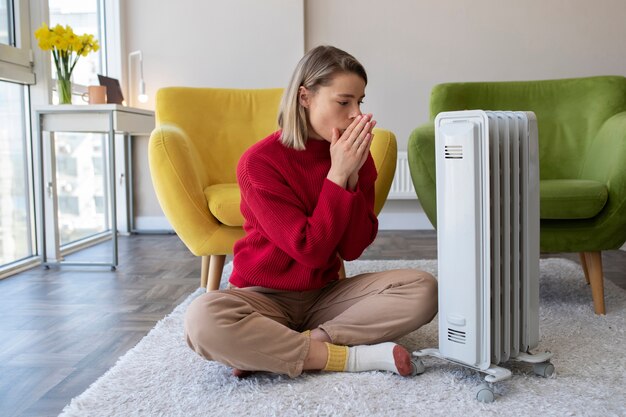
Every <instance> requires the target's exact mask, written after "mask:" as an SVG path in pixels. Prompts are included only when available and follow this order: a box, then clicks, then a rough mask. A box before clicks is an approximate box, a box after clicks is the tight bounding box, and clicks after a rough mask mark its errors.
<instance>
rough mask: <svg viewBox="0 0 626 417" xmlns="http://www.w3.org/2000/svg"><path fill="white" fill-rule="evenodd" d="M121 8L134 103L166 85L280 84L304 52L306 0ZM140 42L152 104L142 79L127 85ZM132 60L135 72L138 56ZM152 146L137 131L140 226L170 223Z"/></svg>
mask: <svg viewBox="0 0 626 417" xmlns="http://www.w3.org/2000/svg"><path fill="white" fill-rule="evenodd" d="M121 8H122V10H121V14H122V20H123V24H122V27H123V30H122V39H123V42H122V50H123V56H124V59H123V61H124V63H125V64H124V67H123V75H122V79H123V85H124V87H125V95H126V96H127V97H128V96H130V98H131V101H130V104H131V105H133V106H136V107H141V108H148V109H154V97H155V94H156V91H157V90H158V89H159V88H162V87H170V86H185V87H232V88H264V87H282V86H284V85H286V84H287V82H288V81H289V77H290V75H291V70H292V68H293V67H295V65H296V63H297V62H298V60H299V59H300V57H301V56H302V55H303V53H304V6H303V0H263V1H256V0H227V1H226V0H203V1H196V0H176V1H175V2H172V1H170V0H128V1H123V0H121ZM134 50H141V51H142V54H143V65H144V78H145V82H146V90H147V94H148V96H149V101H148V102H147V103H146V104H141V103H138V102H137V101H136V100H135V99H134V98H133V96H136V95H137V94H138V93H137V87H136V86H135V87H134V88H133V93H134V94H132V95H129V94H128V92H127V91H128V90H127V84H126V78H127V76H126V74H127V71H128V67H127V66H126V65H127V62H128V53H129V52H131V51H134ZM132 65H133V67H132V69H133V73H135V71H134V70H135V68H136V67H137V61H133V63H132ZM133 78H134V77H133ZM133 82H134V83H136V82H137V81H136V79H134V81H133ZM127 101H128V98H127ZM147 148H148V138H135V139H134V147H133V152H134V161H133V164H134V170H133V172H134V177H135V178H134V183H135V186H134V189H135V196H134V197H135V199H134V201H135V213H136V216H137V217H138V218H137V227H138V228H139V229H147V228H155V229H161V228H163V227H164V226H167V225H168V224H167V222H164V221H163V220H164V219H163V218H162V216H163V214H162V212H161V209H160V207H159V204H158V201H157V199H156V196H155V194H154V191H153V189H152V183H151V180H150V172H149V168H148V157H147V155H148V152H147Z"/></svg>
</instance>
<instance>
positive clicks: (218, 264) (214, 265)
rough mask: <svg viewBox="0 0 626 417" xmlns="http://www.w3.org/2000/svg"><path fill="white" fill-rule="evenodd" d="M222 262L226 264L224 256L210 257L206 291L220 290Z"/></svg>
mask: <svg viewBox="0 0 626 417" xmlns="http://www.w3.org/2000/svg"><path fill="white" fill-rule="evenodd" d="M224 262H226V255H211V262H210V263H209V280H208V286H207V289H206V290H207V291H215V290H217V289H219V288H220V280H221V278H222V271H223V270H224Z"/></svg>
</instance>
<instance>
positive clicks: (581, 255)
mask: <svg viewBox="0 0 626 417" xmlns="http://www.w3.org/2000/svg"><path fill="white" fill-rule="evenodd" d="M578 256H579V258H580V265H581V266H582V267H583V272H584V273H585V281H587V284H589V269H588V268H587V259H585V252H579V253H578Z"/></svg>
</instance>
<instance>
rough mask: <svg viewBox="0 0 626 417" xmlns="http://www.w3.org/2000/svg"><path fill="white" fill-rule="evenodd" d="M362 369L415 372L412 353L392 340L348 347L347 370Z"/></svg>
mask: <svg viewBox="0 0 626 417" xmlns="http://www.w3.org/2000/svg"><path fill="white" fill-rule="evenodd" d="M394 353H395V354H394ZM362 371H389V372H394V373H396V374H398V375H403V376H406V375H410V374H411V373H412V372H413V368H412V364H411V355H410V354H409V353H408V352H407V351H406V349H404V348H403V347H402V346H400V345H397V344H395V343H391V342H386V343H379V344H377V345H359V346H353V347H350V348H348V361H347V364H346V372H362Z"/></svg>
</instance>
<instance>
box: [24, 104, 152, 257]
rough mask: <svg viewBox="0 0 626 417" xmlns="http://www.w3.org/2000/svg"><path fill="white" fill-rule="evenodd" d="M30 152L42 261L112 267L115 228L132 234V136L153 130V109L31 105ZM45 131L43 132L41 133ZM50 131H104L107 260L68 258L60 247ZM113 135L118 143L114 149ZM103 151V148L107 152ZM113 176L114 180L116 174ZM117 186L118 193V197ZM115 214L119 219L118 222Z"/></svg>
mask: <svg viewBox="0 0 626 417" xmlns="http://www.w3.org/2000/svg"><path fill="white" fill-rule="evenodd" d="M34 113H35V126H36V132H34V133H35V135H36V138H37V140H36V142H35V146H36V147H37V148H38V149H37V152H36V155H37V159H38V163H39V170H38V171H39V174H40V175H39V176H40V178H39V180H40V183H39V187H38V189H39V190H41V191H40V192H41V204H42V207H40V209H39V210H38V213H39V214H38V218H39V234H40V241H41V242H43V244H44V246H43V248H42V251H41V253H42V262H43V264H44V265H46V266H47V265H50V264H53V263H54V264H67V265H95V266H99V265H100V266H110V267H111V269H115V268H116V267H117V265H118V244H117V234H118V231H122V232H128V233H130V232H132V230H133V218H134V215H133V204H132V196H133V195H132V183H133V181H132V144H131V141H130V137H131V136H132V135H145V134H150V132H151V131H152V129H154V124H155V122H154V112H153V111H150V110H144V109H137V108H132V107H125V106H122V105H119V104H96V105H49V106H40V107H36V108H35V109H34ZM44 132H48V133H49V135H44ZM53 132H85V133H104V134H108V142H107V143H108V145H107V148H106V151H105V150H103V152H105V155H108V169H106V173H105V177H106V178H107V185H108V189H109V197H110V198H109V217H110V234H111V239H112V244H113V250H112V257H111V262H110V263H109V262H105V263H102V262H68V261H65V260H63V257H62V255H61V250H60V239H59V228H58V224H59V222H58V196H57V184H56V155H55V146H54V133H53ZM116 134H118V135H119V134H121V135H122V138H123V142H122V143H121V144H120V145H121V146H119V147H117V150H116V142H117V139H116ZM107 151H108V152H107ZM118 177H119V183H118V181H117V178H118ZM118 188H120V190H119V191H121V192H120V195H119V198H118V195H117V194H118ZM118 218H119V220H121V223H118Z"/></svg>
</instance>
